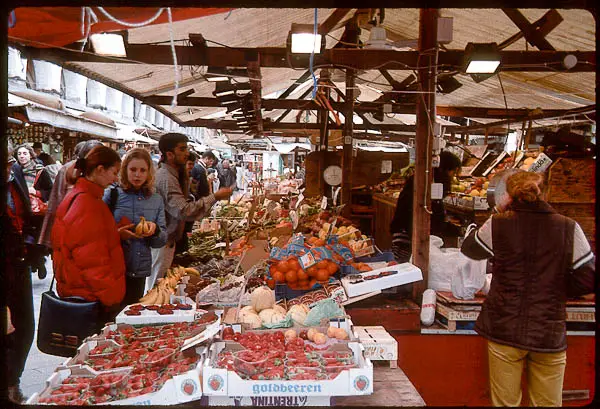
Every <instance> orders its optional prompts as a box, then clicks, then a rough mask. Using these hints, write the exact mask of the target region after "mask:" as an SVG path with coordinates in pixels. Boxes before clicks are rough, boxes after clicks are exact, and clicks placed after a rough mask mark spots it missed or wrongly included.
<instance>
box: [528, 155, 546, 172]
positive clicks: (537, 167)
mask: <svg viewBox="0 0 600 409" xmlns="http://www.w3.org/2000/svg"><path fill="white" fill-rule="evenodd" d="M550 165H552V159H550V158H549V157H548V156H547V155H545V154H544V153H543V152H542V153H540V154H539V155H538V157H537V159H536V160H535V162H533V163H532V164H531V166H530V167H529V169H527V171H528V172H537V173H542V172H545V171H546V169H548V168H549V167H550Z"/></svg>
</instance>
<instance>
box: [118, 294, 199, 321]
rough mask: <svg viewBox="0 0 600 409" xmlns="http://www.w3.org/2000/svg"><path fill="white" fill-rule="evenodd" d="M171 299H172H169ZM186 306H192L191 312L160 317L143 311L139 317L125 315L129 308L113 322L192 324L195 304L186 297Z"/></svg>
mask: <svg viewBox="0 0 600 409" xmlns="http://www.w3.org/2000/svg"><path fill="white" fill-rule="evenodd" d="M171 297H173V296H171ZM171 299H172V298H171ZM186 304H190V305H191V306H192V309H191V310H175V311H173V314H172V315H161V314H159V313H157V312H156V311H148V310H143V311H142V313H141V315H125V311H127V310H128V309H129V306H127V307H125V308H124V309H123V311H121V312H120V313H119V315H117V317H116V318H115V322H116V323H117V324H131V325H144V324H172V323H174V322H192V321H194V320H195V319H196V302H195V301H194V300H192V299H191V298H189V297H186Z"/></svg>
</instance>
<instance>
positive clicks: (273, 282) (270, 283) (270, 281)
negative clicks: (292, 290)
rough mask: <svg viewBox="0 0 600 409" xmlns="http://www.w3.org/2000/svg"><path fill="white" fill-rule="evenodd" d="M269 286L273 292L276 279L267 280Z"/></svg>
mask: <svg viewBox="0 0 600 409" xmlns="http://www.w3.org/2000/svg"><path fill="white" fill-rule="evenodd" d="M267 286H268V287H269V288H270V289H271V290H273V289H274V288H275V280H274V279H272V278H269V279H268V280H267Z"/></svg>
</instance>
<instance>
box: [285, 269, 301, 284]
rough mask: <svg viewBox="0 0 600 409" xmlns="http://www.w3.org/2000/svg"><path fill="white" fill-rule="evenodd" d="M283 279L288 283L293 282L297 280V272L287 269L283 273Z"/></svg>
mask: <svg viewBox="0 0 600 409" xmlns="http://www.w3.org/2000/svg"><path fill="white" fill-rule="evenodd" d="M285 281H287V282H288V283H295V282H296V281H298V274H296V271H294V270H289V271H288V272H287V273H285Z"/></svg>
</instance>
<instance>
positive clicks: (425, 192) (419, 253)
mask: <svg viewBox="0 0 600 409" xmlns="http://www.w3.org/2000/svg"><path fill="white" fill-rule="evenodd" d="M419 13H420V14H419V51H420V52H422V53H423V56H422V57H421V59H420V62H419V63H420V65H419V67H418V71H417V72H418V74H419V84H420V87H421V90H423V92H425V93H426V94H425V96H424V97H423V98H417V137H416V138H415V174H414V194H413V208H412V212H413V222H412V263H413V264H414V265H415V266H417V267H419V268H420V269H421V272H422V273H423V280H422V281H419V282H416V283H414V284H413V298H414V299H415V300H416V301H417V302H419V303H420V300H421V297H422V295H423V291H425V289H426V288H427V281H428V279H427V277H428V273H429V234H430V225H431V220H430V216H429V212H428V210H427V209H431V182H432V180H433V174H432V168H431V146H433V129H431V128H432V127H431V125H430V124H431V121H434V120H435V112H436V111H435V77H436V75H437V64H436V53H426V52H425V51H427V50H436V49H437V21H438V17H439V14H440V13H439V10H438V9H420V11H419ZM432 117H433V118H432ZM407 211H409V210H408V209H407Z"/></svg>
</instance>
